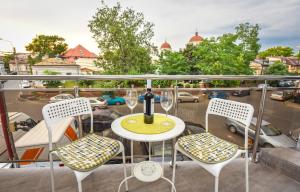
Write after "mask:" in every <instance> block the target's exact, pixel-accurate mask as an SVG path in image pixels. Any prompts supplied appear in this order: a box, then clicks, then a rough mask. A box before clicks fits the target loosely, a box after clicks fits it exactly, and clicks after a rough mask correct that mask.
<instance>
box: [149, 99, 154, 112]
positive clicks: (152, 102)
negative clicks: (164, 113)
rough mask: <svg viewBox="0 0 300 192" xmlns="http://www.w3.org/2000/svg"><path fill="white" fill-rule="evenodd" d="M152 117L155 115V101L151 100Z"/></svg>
mask: <svg viewBox="0 0 300 192" xmlns="http://www.w3.org/2000/svg"><path fill="white" fill-rule="evenodd" d="M150 113H151V115H153V114H154V99H151V111H150Z"/></svg>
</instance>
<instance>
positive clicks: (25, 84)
mask: <svg viewBox="0 0 300 192" xmlns="http://www.w3.org/2000/svg"><path fill="white" fill-rule="evenodd" d="M30 86H31V85H30V82H29V81H28V80H22V81H21V83H20V87H21V88H29V87H30Z"/></svg>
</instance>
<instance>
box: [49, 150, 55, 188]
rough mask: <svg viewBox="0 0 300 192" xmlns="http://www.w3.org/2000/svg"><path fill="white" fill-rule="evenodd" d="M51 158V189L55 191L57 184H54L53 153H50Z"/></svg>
mask: <svg viewBox="0 0 300 192" xmlns="http://www.w3.org/2000/svg"><path fill="white" fill-rule="evenodd" d="M49 158H50V180H51V191H52V192H55V185H54V168H53V154H52V153H49Z"/></svg>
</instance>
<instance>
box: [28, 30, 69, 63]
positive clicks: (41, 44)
mask: <svg viewBox="0 0 300 192" xmlns="http://www.w3.org/2000/svg"><path fill="white" fill-rule="evenodd" d="M25 48H26V51H30V52H31V53H32V54H33V55H35V57H34V58H32V57H31V58H29V59H31V60H30V61H29V62H31V63H33V64H34V63H36V62H39V61H40V60H41V59H42V57H43V56H45V55H48V56H49V57H50V58H52V57H56V56H58V55H60V54H62V53H63V52H65V51H66V50H67V48H68V45H67V43H65V39H64V38H63V37H59V36H57V35H37V36H36V37H35V38H33V39H32V41H31V43H29V44H28V45H26V46H25Z"/></svg>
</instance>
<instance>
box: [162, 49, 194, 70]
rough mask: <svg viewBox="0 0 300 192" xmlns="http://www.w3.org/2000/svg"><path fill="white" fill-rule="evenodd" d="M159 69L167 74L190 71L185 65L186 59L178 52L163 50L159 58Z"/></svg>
mask: <svg viewBox="0 0 300 192" xmlns="http://www.w3.org/2000/svg"><path fill="white" fill-rule="evenodd" d="M159 63H160V64H159V67H160V69H159V71H160V72H161V73H163V74H168V75H179V74H188V73H189V72H190V69H189V67H187V65H186V63H187V59H186V57H185V56H184V55H183V54H182V53H180V52H171V51H164V52H162V53H161V55H160V59H159Z"/></svg>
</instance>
